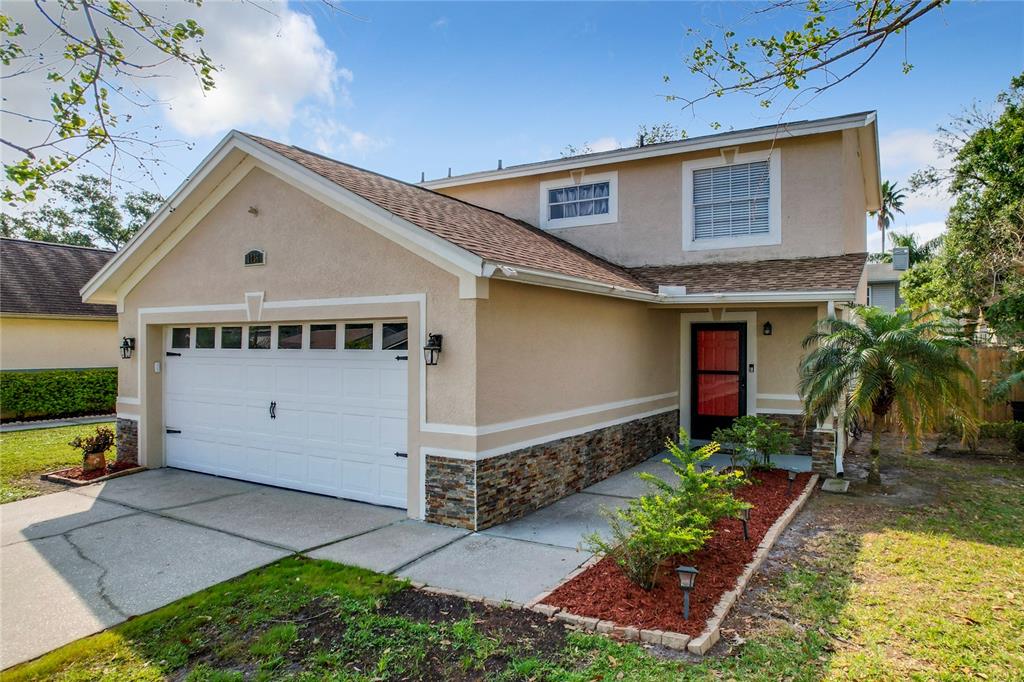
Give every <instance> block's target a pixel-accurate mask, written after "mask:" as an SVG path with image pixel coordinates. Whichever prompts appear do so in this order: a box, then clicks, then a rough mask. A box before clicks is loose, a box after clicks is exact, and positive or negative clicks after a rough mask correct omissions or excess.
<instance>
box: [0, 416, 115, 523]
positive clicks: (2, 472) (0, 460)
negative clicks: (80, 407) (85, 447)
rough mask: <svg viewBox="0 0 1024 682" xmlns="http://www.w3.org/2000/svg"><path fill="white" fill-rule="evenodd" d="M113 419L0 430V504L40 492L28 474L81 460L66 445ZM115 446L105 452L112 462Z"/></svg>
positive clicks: (51, 469) (108, 423)
mask: <svg viewBox="0 0 1024 682" xmlns="http://www.w3.org/2000/svg"><path fill="white" fill-rule="evenodd" d="M99 426H109V427H111V428H113V426H114V423H113V422H104V423H100V424H81V425H78V426H62V427H59V428H54V429H30V430H27V431H7V432H4V433H0V504H2V503H4V502H14V501H15V500H21V499H24V498H26V497H34V496H36V495H39V494H41V492H42V491H41V490H40V489H39V488H38V487H34V485H33V483H34V482H33V481H32V480H31V477H33V476H38V475H39V474H44V473H46V472H48V471H53V470H55V469H60V468H62V467H69V466H74V465H76V464H81V463H82V454H81V453H80V452H79V451H78V450H75V449H74V448H72V447H71V446H70V445H68V442H70V441H71V440H72V439H74V438H75V436H84V435H89V434H91V433H94V432H95V431H96V428H97V427H99ZM116 454H117V453H116V448H111V450H110V452H109V453H107V459H108V461H113V460H114V457H115V456H116Z"/></svg>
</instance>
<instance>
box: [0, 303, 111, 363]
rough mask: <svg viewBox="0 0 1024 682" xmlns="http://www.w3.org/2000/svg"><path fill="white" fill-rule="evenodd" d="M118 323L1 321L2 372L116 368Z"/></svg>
mask: <svg viewBox="0 0 1024 682" xmlns="http://www.w3.org/2000/svg"><path fill="white" fill-rule="evenodd" d="M119 343H120V336H118V333H117V322H116V321H114V320H69V319H51V318H29V317H6V316H4V317H0V369H5V370H6V369H56V368H82V367H114V366H115V365H117V363H118V362H119V361H120V357H121V356H120V351H118V345H119Z"/></svg>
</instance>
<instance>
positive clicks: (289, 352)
mask: <svg viewBox="0 0 1024 682" xmlns="http://www.w3.org/2000/svg"><path fill="white" fill-rule="evenodd" d="M376 324H379V323H376ZM307 329H308V328H307ZM273 338H277V336H276V330H275V332H274V337H273ZM307 338H308V334H307ZM375 338H377V342H378V343H379V334H378V335H377V336H376V337H375ZM176 352H177V351H176ZM180 352H181V356H180V357H168V359H167V363H166V365H165V366H166V376H165V377H164V386H165V399H164V402H165V417H166V420H167V425H168V426H169V427H172V428H176V429H181V430H182V432H183V433H182V434H168V436H167V440H166V446H167V462H168V464H169V465H171V466H178V467H182V468H187V469H192V470H195V471H203V472H206V473H214V474H220V475H227V476H232V477H236V478H242V479H246V480H251V481H255V482H258V483H268V484H271V485H277V486H283V487H289V488H294V489H298V490H307V491H312V492H318V493H325V494H330V495H335V496H340V497H348V498H352V499H357V500H363V501H367V502H373V503H378V504H389V505H394V506H400V507H404V506H405V502H406V488H407V484H406V480H407V479H406V476H407V460H406V459H404V458H399V457H395V453H396V452H405V450H406V438H407V436H406V430H407V410H408V401H407V395H408V386H407V382H408V364H407V363H405V362H396V360H395V353H394V352H393V351H391V352H382V351H379V350H373V351H369V350H368V351H345V350H340V349H339V350H337V351H332V350H324V349H317V350H309V349H302V350H299V349H281V350H250V349H248V348H243V349H219V348H218V349H203V350H196V349H180ZM271 402H274V403H276V411H275V414H276V418H272V417H271V411H270V404H271Z"/></svg>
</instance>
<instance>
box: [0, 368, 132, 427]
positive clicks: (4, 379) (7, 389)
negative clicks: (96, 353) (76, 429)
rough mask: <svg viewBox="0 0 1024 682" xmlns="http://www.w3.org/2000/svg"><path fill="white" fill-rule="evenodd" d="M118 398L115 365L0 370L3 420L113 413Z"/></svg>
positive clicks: (0, 399)
mask: <svg viewBox="0 0 1024 682" xmlns="http://www.w3.org/2000/svg"><path fill="white" fill-rule="evenodd" d="M116 402H117V368H116V367H104V368H100V369H47V370H41V371H36V372H16V371H9V372H0V418H2V419H3V420H4V421H7V420H20V419H56V418H60V417H77V416H80V415H84V414H111V413H112V412H114V410H115V404H116Z"/></svg>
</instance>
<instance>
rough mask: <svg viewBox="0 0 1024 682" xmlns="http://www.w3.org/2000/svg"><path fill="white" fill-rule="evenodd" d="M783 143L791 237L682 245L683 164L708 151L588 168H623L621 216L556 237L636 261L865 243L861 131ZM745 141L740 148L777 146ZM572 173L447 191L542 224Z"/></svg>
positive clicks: (784, 254)
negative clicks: (555, 187) (725, 245)
mask: <svg viewBox="0 0 1024 682" xmlns="http://www.w3.org/2000/svg"><path fill="white" fill-rule="evenodd" d="M848 132H849V134H846V133H844V132H835V133H825V134H820V135H813V136H807V137H799V138H793V139H788V140H779V141H778V142H777V146H776V151H777V153H778V154H779V155H780V158H781V168H782V196H781V206H782V243H781V244H779V245H774V246H758V247H744V248H731V249H717V250H708V251H683V249H682V229H683V228H682V211H683V207H682V163H683V161H689V160H695V159H703V158H709V157H717V156H718V155H719V153H718V151H716V150H711V151H702V152H694V153H690V154H678V155H673V156H667V157H659V158H651V159H644V160H640V161H632V162H628V163H619V164H611V165H607V166H598V167H594V168H588V169H586V172H587V173H594V174H596V173H601V172H605V171H610V170H615V171H617V172H618V222H615V223H609V224H605V225H593V226H586V227H573V228H562V229H558V230H555V231H554V232H553V233H554V234H557V235H558V236H559V237H561V238H563V239H566V240H568V241H571V242H573V243H575V244H578V245H579V246H581V247H582V248H584V249H587V250H589V251H592V252H594V253H597V254H599V255H601V256H604V257H605V258H608V259H610V260H612V261H614V262H616V263H620V264H623V265H627V266H639V265H665V264H679V263H693V262H705V261H738V260H755V259H766V258H796V257H804V256H828V255H838V254H842V253H851V252H858V251H863V250H864V248H865V240H866V236H865V223H864V180H863V177H862V174H861V169H860V160H859V155H858V154H859V152H858V150H857V145H856V133H855V132H853V131H848ZM768 148H769V145H768V144H767V143H762V144H754V145H744V146H742V147H740V150H739V151H740V152H741V153H745V152H753V151H760V150H765V149H768ZM565 177H568V174H567V173H566V172H560V173H548V174H544V175H535V176H530V177H523V178H514V179H509V180H500V181H493V182H481V183H476V184H471V185H462V186H457V187H447V188H443V189H440V190H439V191H441V192H444V193H445V194H449V195H451V196H454V197H458V198H460V199H464V200H466V201H470V202H473V203H476V204H480V205H482V206H486V207H488V208H491V209H494V210H497V211H501V212H503V213H506V214H508V215H510V216H513V217H516V218H520V219H522V220H525V221H527V222H529V223H531V224H533V225H539V224H540V221H539V218H540V216H539V211H540V187H539V185H540V183H541V182H542V181H544V180H551V179H558V178H565Z"/></svg>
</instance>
